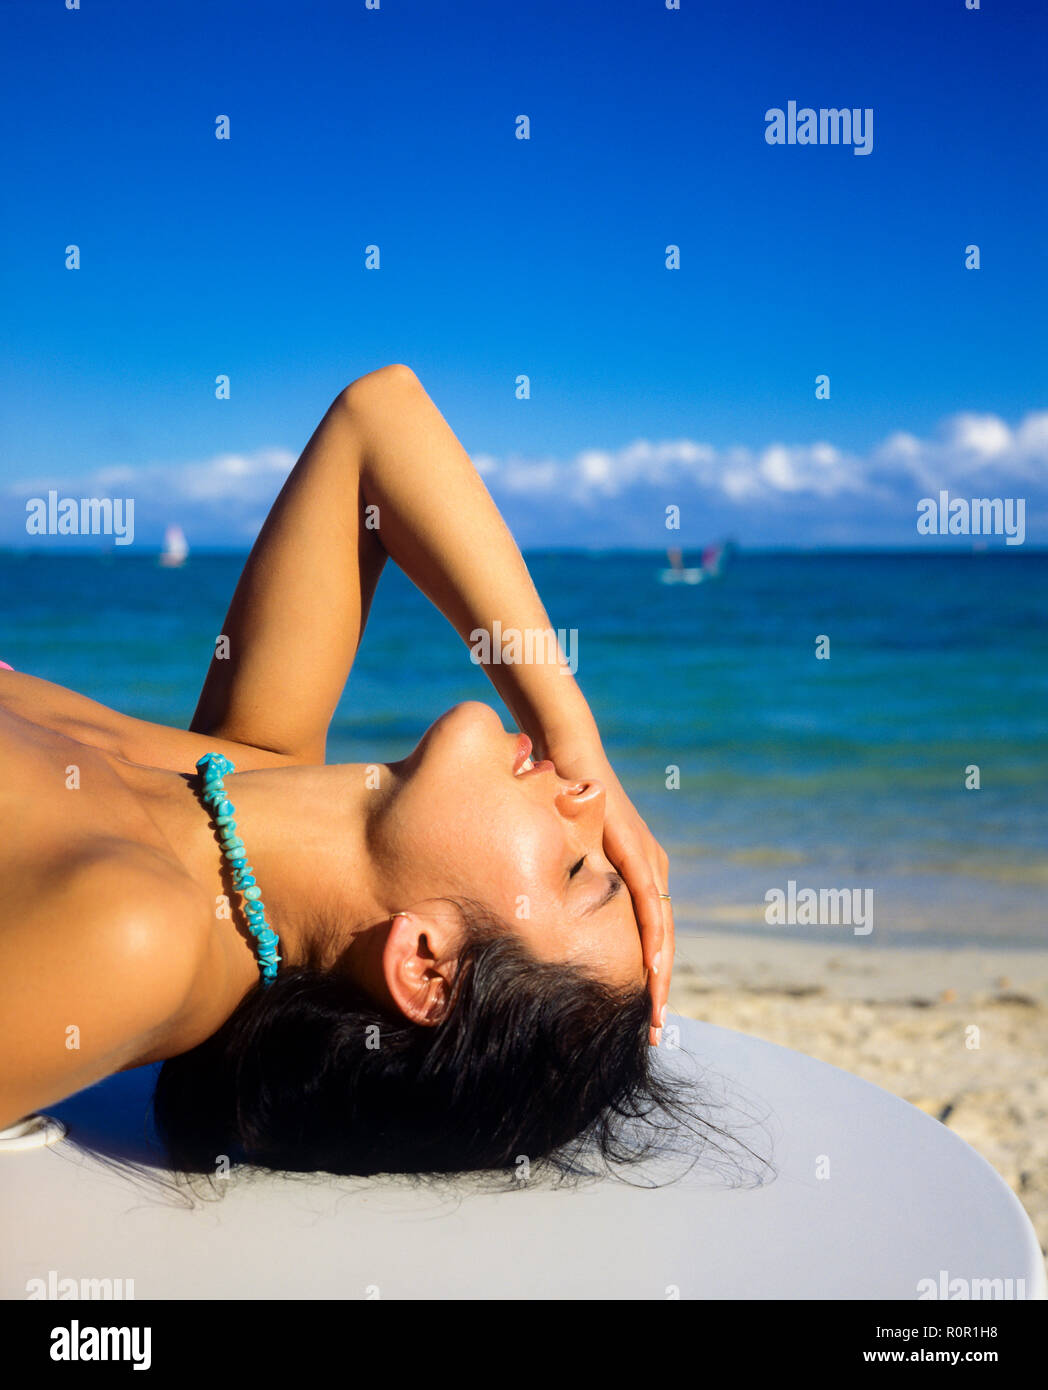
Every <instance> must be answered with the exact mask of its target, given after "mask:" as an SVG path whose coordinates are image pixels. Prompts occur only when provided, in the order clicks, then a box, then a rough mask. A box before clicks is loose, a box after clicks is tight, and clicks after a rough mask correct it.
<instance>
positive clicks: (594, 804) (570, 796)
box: [556, 781, 605, 825]
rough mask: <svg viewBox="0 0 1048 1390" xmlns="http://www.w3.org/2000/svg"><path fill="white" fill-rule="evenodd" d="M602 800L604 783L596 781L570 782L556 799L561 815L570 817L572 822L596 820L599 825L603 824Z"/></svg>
mask: <svg viewBox="0 0 1048 1390" xmlns="http://www.w3.org/2000/svg"><path fill="white" fill-rule="evenodd" d="M604 800H605V793H604V783H603V782H597V781H593V782H570V783H568V785H567V786H565V787H563V788H562V789H561V790H560V791H559V792H558V793H557V797H556V802H557V809H558V810H559V811H560V813H561V815H564V816H570V817H571V819H572V820H579V819H585V820H586V821H587V822H589V821H590V820H596V821H598V822H599V823H600V824H601V825H603V823H604Z"/></svg>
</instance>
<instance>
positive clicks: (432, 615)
mask: <svg viewBox="0 0 1048 1390" xmlns="http://www.w3.org/2000/svg"><path fill="white" fill-rule="evenodd" d="M527 558H528V561H529V564H530V566H531V570H532V574H533V575H534V578H535V581H536V584H537V585H538V588H539V592H540V593H541V594H542V596H543V599H544V601H545V603H546V606H547V609H548V610H549V613H550V617H551V619H552V622H553V624H554V626H555V627H558V628H569V629H570V628H574V629H577V632H578V649H577V650H578V678H579V681H580V683H581V684H582V687H583V689H584V690H585V692H586V694H587V697H588V698H589V700H590V703H591V705H592V707H593V709H594V712H595V713H596V715H597V719H598V722H599V724H600V726H601V729H602V732H603V735H604V740H605V746H606V747H607V749H608V752H609V755H610V756H611V759H612V762H613V763H614V764H615V765H616V768H617V770H618V771H619V775H620V777H621V778H622V780H623V782H624V783H625V785H626V787H627V790H629V791H630V792H631V794H632V795H633V797H634V799H635V801H636V802H637V804H638V806H639V807H640V809H641V811H642V814H643V815H644V816H645V817H646V819H647V820H648V822H649V824H650V825H651V826H652V828H653V830H654V831H655V832H656V834H657V835H658V836H659V837H660V838H661V839H662V841H663V843H664V844H665V845H666V847H667V849H668V850H669V852H670V855H671V861H672V870H673V877H672V881H671V886H672V889H673V893H674V902H675V907H676V908H677V920H678V924H679V925H680V926H681V927H682V928H689V927H690V928H692V929H698V930H702V931H709V932H718V931H725V932H732V933H738V932H742V931H745V932H752V933H759V934H761V935H775V936H779V937H781V936H783V935H784V934H789V935H791V936H793V937H796V938H806V937H807V938H812V937H814V938H820V939H825V938H826V937H827V936H838V937H840V938H841V939H842V940H843V938H844V937H845V936H847V937H849V939H851V938H852V932H851V929H850V928H849V927H847V926H844V925H838V926H822V927H820V926H809V927H805V926H789V927H783V926H779V927H773V926H769V925H767V924H766V922H765V918H764V910H765V893H766V892H767V891H768V890H769V889H773V888H782V889H783V890H785V889H786V887H787V884H788V881H789V880H793V881H794V882H795V883H796V885H797V886H798V888H803V887H813V888H816V889H818V888H820V887H831V888H852V889H866V890H872V893H873V897H872V900H871V901H872V906H873V917H872V922H873V931H872V932H871V933H870V934H869V935H867V936H863V937H856V938H854V939H856V940H858V941H859V942H860V944H861V945H863V946H864V948H875V947H876V945H877V943H878V942H880V943H894V944H916V943H917V942H923V943H925V944H932V942H933V941H934V942H935V943H939V944H944V945H945V944H960V943H977V942H986V943H988V944H989V943H993V944H994V945H1030V944H1033V943H1035V942H1043V941H1044V939H1045V925H1046V921H1048V913H1046V911H1045V906H1044V903H1045V894H1046V892H1048V628H1046V622H1045V615H1046V614H1048V554H1045V553H1043V552H1040V553H1039V552H1032V551H1027V550H1023V551H1019V550H1018V549H1014V550H1005V549H1000V550H992V551H986V552H983V553H971V552H966V553H955V552H945V551H922V552H915V553H899V552H887V553H855V552H848V553H829V552H821V553H812V554H798V553H792V552H787V553H770V552H766V553H745V552H744V553H741V554H739V555H737V556H736V557H735V559H734V561H733V563H731V564H730V565H729V566H728V568H727V569H726V571H725V573H724V575H723V576H722V577H721V578H720V579H717V580H713V581H710V582H708V583H704V584H701V585H698V586H695V587H691V586H685V585H677V586H667V585H663V584H661V583H660V582H659V578H658V576H659V571H660V569H661V568H662V567H663V565H664V563H665V561H664V558H663V557H662V556H660V555H658V554H638V553H636V552H632V553H623V554H610V553H609V554H583V553H536V554H532V555H529V556H528V557H527ZM243 559H244V557H243V556H242V555H231V554H218V553H215V554H200V553H194V554H193V555H191V557H190V558H189V561H188V562H187V564H186V565H185V566H184V567H183V568H181V569H164V568H161V567H160V566H159V565H158V564H157V562H156V557H155V556H148V555H143V554H141V553H136V554H122V553H121V552H120V551H119V550H118V549H114V550H112V551H110V552H108V553H105V554H85V553H78V554H59V553H56V552H55V551H53V550H51V551H44V550H41V551H35V552H33V551H20V552H16V551H9V552H3V553H0V658H2V659H4V660H6V661H9V662H10V663H11V664H12V665H14V666H15V667H16V668H18V669H21V670H27V671H30V672H32V673H34V674H36V675H39V676H43V677H45V678H46V679H48V680H52V681H57V682H59V683H61V684H63V685H67V686H71V687H72V688H74V689H76V690H79V691H82V692H84V693H85V694H87V695H90V696H91V697H92V698H94V699H96V700H101V701H103V702H104V703H106V704H109V705H112V706H114V707H115V708H117V709H120V710H124V711H126V712H128V713H132V714H135V715H138V716H140V717H142V718H145V719H150V720H157V721H161V722H166V723H171V724H176V725H182V726H185V724H186V723H187V722H188V720H189V718H190V716H191V714H192V711H193V708H194V706H195V704H196V698H197V694H198V692H199V689H200V685H201V682H202V680H203V676H204V672H205V670H206V667H207V663H208V659H209V656H210V652H211V650H212V646H213V641H214V637H215V635H216V634H217V633H219V632H220V631H221V630H222V618H223V615H224V613H225V610H226V606H227V603H228V601H229V598H230V596H231V594H232V591H233V587H234V585H235V582H236V579H237V575H238V573H239V570H240V567H241V565H242V564H243ZM820 636H825V637H828V638H829V652H830V655H829V659H824V660H820V659H817V658H816V641H817V638H819V637H820ZM463 699H487V700H489V701H490V702H491V703H493V704H495V705H496V706H497V707H498V706H499V702H498V698H497V696H496V695H495V693H494V690H493V689H492V687H491V686H490V685H489V684H488V682H487V680H486V678H485V676H484V674H483V672H482V670H481V669H480V668H478V667H476V666H474V665H472V664H471V662H470V660H469V653H468V650H467V648H466V647H465V646H464V645H463V644H462V642H461V641H460V640H459V638H458V637H457V636H456V635H455V634H454V633H453V632H452V630H451V628H450V627H449V626H448V625H447V624H446V622H445V621H444V619H443V618H442V617H441V616H440V614H439V613H437V612H436V611H435V610H434V609H433V608H432V607H431V606H430V605H429V603H428V602H427V600H426V599H424V598H423V597H422V596H421V595H420V594H418V593H417V591H415V590H414V588H413V587H412V586H411V584H410V583H409V582H408V581H407V580H406V579H405V578H404V576H403V575H402V574H400V573H399V572H398V571H395V570H392V568H389V567H388V568H387V573H386V574H385V575H384V576H383V579H382V581H381V584H380V586H379V592H378V596H377V598H376V601H375V605H374V608H373V610H372V615H371V619H370V623H369V627H368V632H367V634H366V636H365V638H364V643H363V646H362V648H361V652H360V655H359V656H358V659H357V665H356V667H355V669H354V671H353V674H352V676H351V678H350V681H349V684H348V686H347V688H346V692H345V695H344V697H343V700H342V703H341V705H340V708H339V710H338V712H337V715H336V718H335V722H334V725H333V727H332V731H331V738H330V741H329V758H330V760H332V761H366V760H371V759H374V758H380V759H384V760H385V759H390V758H397V757H401V756H403V755H404V754H405V753H406V752H407V751H408V750H409V749H410V748H411V747H412V746H413V744H414V743H415V741H416V740H417V739H418V737H419V736H420V735H421V733H422V732H423V730H424V729H425V728H426V726H427V725H428V724H429V723H430V722H431V721H432V720H433V719H434V718H435V717H436V716H437V715H438V714H439V713H440V712H441V711H442V710H443V709H445V708H447V707H448V706H449V705H451V704H454V703H455V702H456V701H459V700H463ZM505 723H506V724H507V727H512V721H511V720H510V719H509V717H508V715H505ZM972 766H975V767H977V768H978V770H979V773H978V775H979V782H980V786H979V788H978V789H977V790H976V789H969V788H967V787H966V785H965V782H966V769H968V768H969V767H972ZM672 768H676V769H679V787H670V786H667V781H671V782H672V781H674V780H675V778H674V774H673V773H672V771H671V772H669V773H668V772H667V769H672ZM969 780H971V775H970V774H969Z"/></svg>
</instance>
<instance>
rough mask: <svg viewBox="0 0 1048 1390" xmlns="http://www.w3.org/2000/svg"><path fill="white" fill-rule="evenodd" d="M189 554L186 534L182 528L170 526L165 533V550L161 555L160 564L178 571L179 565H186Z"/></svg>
mask: <svg viewBox="0 0 1048 1390" xmlns="http://www.w3.org/2000/svg"><path fill="white" fill-rule="evenodd" d="M188 554H189V545H188V543H187V541H186V533H185V532H184V531H183V530H182V528H181V526H169V527H168V528H167V530H166V531H165V532H164V549H163V550H162V551H161V554H160V563H161V564H162V565H164V566H165V567H166V568H168V569H177V567H178V566H179V565H184V564H185V562H186V556H187V555H188Z"/></svg>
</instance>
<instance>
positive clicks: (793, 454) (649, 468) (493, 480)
mask: <svg viewBox="0 0 1048 1390" xmlns="http://www.w3.org/2000/svg"><path fill="white" fill-rule="evenodd" d="M295 457H296V456H295V455H294V454H293V453H292V452H291V451H289V450H287V449H282V448H269V449H259V450H256V451H255V452H253V453H223V454H218V455H216V456H215V457H213V458H209V459H200V460H194V461H192V462H189V463H184V464H174V463H162V464H161V463H153V464H145V465H142V466H141V467H131V466H128V465H110V466H107V467H104V468H100V469H98V470H96V471H95V472H94V473H92V474H88V475H87V476H86V477H80V478H75V479H74V478H70V477H67V478H64V479H63V478H61V477H59V476H52V477H50V478H39V477H37V478H32V479H22V480H19V481H18V482H16V483H12V484H9V485H8V486H7V487H6V488H5V489H4V491H5V492H6V494H7V496H8V497H10V498H11V499H19V500H20V503H21V504H24V500H25V499H26V498H27V497H29V496H46V493H47V490H48V489H49V488H56V489H57V490H58V492H59V494H60V495H62V496H77V497H80V496H133V497H134V498H135V500H136V507H137V508H138V510H139V513H140V514H142V513H143V512H146V511H148V512H150V513H151V514H152V515H153V516H154V517H155V518H157V519H159V520H161V521H162V522H164V523H166V522H167V521H178V522H179V523H180V524H182V525H183V526H184V527H185V528H186V529H187V531H189V530H190V528H191V527H193V526H199V528H200V529H201V531H203V532H207V533H215V532H223V531H224V532H228V533H229V534H230V535H233V534H234V533H235V534H236V536H237V537H244V536H250V535H253V534H255V533H256V532H257V530H258V526H259V524H260V518H261V517H263V516H264V515H265V513H266V511H267V510H268V508H269V506H270V504H271V503H272V501H273V499H274V498H275V497H276V494H277V492H278V491H279V489H280V486H281V484H282V483H283V480H284V478H285V477H286V476H287V474H288V473H289V472H290V470H291V469H292V467H293V466H294V463H295ZM473 461H474V463H475V464H476V465H477V467H478V469H479V470H480V471H481V472H482V474H483V475H484V476H485V480H486V481H487V483H488V486H489V487H490V488H491V491H492V493H493V495H494V496H495V498H496V501H497V502H498V503H499V505H500V506H501V507H503V508H504V509H505V511H506V514H507V519H508V520H509V522H510V525H511V526H515V525H516V523H517V521H518V518H520V519H521V520H526V521H528V522H530V520H531V518H532V516H533V515H534V514H535V513H533V511H532V510H531V509H539V510H543V509H545V511H546V512H548V513H549V514H553V515H556V516H558V517H560V518H562V519H563V520H564V521H565V524H567V523H568V522H570V520H571V514H572V513H573V512H578V511H579V510H580V509H581V510H582V511H583V512H584V513H585V514H588V515H591V516H592V517H594V518H596V517H598V515H604V514H606V516H607V526H606V529H607V530H608V531H609V534H610V533H613V532H615V531H616V530H617V529H619V527H618V524H617V523H616V521H615V516H616V515H619V516H620V519H622V518H626V517H627V514H628V513H629V512H630V510H631V507H632V506H633V502H634V499H636V498H637V497H638V496H642V494H643V492H644V491H645V490H647V491H650V492H654V491H656V490H657V492H658V494H659V496H660V498H665V497H667V496H668V497H669V499H670V500H678V499H677V497H675V496H674V490H676V491H677V493H678V494H679V495H684V494H687V495H689V496H694V494H699V495H700V496H699V498H698V500H699V501H701V502H703V503H706V504H709V505H710V506H711V507H712V506H717V505H718V504H719V507H720V511H721V512H722V513H723V514H724V516H725V517H738V518H739V519H740V520H741V521H742V522H746V521H747V519H751V518H752V519H759V518H766V517H767V516H768V515H770V514H772V513H775V514H781V515H783V516H786V515H787V514H788V509H790V508H794V509H796V508H797V507H799V506H806V507H808V508H809V510H810V511H811V514H812V515H813V516H814V515H816V514H817V515H818V516H820V517H821V518H822V520H823V521H824V522H825V524H826V525H827V526H829V525H831V524H832V525H836V524H837V523H838V522H841V524H845V518H846V517H852V518H858V519H859V520H858V522H852V521H849V522H847V523H846V524H847V525H851V526H852V529H853V530H855V527H856V525H858V527H859V530H858V532H857V534H862V532H863V529H864V528H865V524H866V521H867V519H869V520H871V521H872V519H873V518H874V515H875V513H876V514H878V515H882V516H887V515H889V514H894V515H895V516H898V517H901V516H904V515H905V514H906V513H908V512H911V513H912V510H913V508H914V507H915V506H916V502H917V500H918V499H919V498H920V497H923V496H933V495H935V494H936V493H937V492H938V490H939V489H941V488H946V489H948V490H950V491H951V492H952V493H953V494H954V495H955V496H956V495H958V494H960V495H964V494H967V495H968V496H987V495H991V496H1026V497H1028V498H1029V507H1030V513H1031V517H1033V516H1036V515H1037V512H1038V507H1041V508H1042V509H1043V505H1044V501H1045V498H1046V496H1048V410H1040V411H1031V412H1030V413H1028V414H1027V415H1026V416H1025V417H1024V418H1023V419H1022V420H1021V421H1020V422H1019V423H1018V424H1017V425H1015V426H1014V427H1013V426H1010V425H1009V424H1007V423H1006V422H1005V421H1004V420H1002V419H1001V418H1000V417H999V416H996V415H989V414H977V413H975V412H970V411H966V412H960V413H958V414H956V415H953V416H950V417H948V418H946V419H945V420H943V421H942V422H941V423H940V425H939V427H938V428H937V429H936V430H935V431H934V433H933V434H932V435H931V436H930V437H928V438H921V437H919V436H917V435H915V434H913V433H911V432H908V431H905V430H897V431H894V432H893V433H891V434H889V435H888V436H887V437H886V438H884V439H883V440H881V441H880V442H878V443H877V444H875V445H874V446H873V447H872V448H871V449H869V450H868V451H866V452H865V453H849V452H847V451H845V450H842V449H840V448H838V447H837V446H835V445H833V444H832V443H830V442H828V441H826V440H824V439H823V440H816V441H815V442H813V443H787V442H784V441H782V440H773V441H770V442H767V443H764V444H761V445H744V444H732V445H729V446H727V447H721V448H718V447H716V446H714V445H712V444H710V443H706V442H702V441H697V440H692V439H675V440H650V439H643V438H640V439H633V440H630V441H629V442H628V443H626V444H624V445H622V447H621V448H618V449H600V448H589V449H584V450H581V451H580V452H579V453H577V454H576V455H574V456H573V457H571V458H567V459H558V458H551V457H544V458H538V459H526V458H522V457H520V456H517V455H511V456H508V457H505V458H499V457H497V456H495V455H492V454H486V453H481V454H477V455H475V456H474V460H473ZM976 489H978V491H976ZM990 489H992V491H991V490H990ZM645 505H646V504H645ZM659 505H660V506H661V505H662V503H661V501H660V502H659ZM521 508H524V511H523V513H522V512H521ZM13 510H15V511H18V512H19V514H21V510H22V507H21V505H20V506H19V507H16V508H14V509H13ZM544 524H545V523H544ZM602 524H603V523H602ZM1031 524H1032V523H1031ZM623 525H625V522H623Z"/></svg>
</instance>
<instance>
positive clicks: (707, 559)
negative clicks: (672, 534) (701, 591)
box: [659, 542, 731, 584]
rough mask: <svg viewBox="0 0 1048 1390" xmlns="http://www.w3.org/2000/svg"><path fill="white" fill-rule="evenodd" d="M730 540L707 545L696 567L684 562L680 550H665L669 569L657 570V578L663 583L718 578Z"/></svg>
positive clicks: (695, 581) (698, 581) (683, 582)
mask: <svg viewBox="0 0 1048 1390" xmlns="http://www.w3.org/2000/svg"><path fill="white" fill-rule="evenodd" d="M730 545H731V542H725V543H724V544H723V545H720V544H717V545H708V546H707V547H706V549H705V550H704V551H703V552H702V559H701V561H700V563H699V565H698V567H697V568H691V569H689V568H688V567H687V566H685V564H684V557H683V555H682V554H681V552H680V550H677V549H673V550H667V552H666V558H667V559H668V560H669V562H670V567H669V569H666V570H660V571H659V579H660V581H661V582H662V583H663V584H701V583H703V581H704V580H707V579H719V578H720V576H721V574H722V573H723V572H724V563H725V561H726V560H727V558H728V554H729V548H730Z"/></svg>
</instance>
